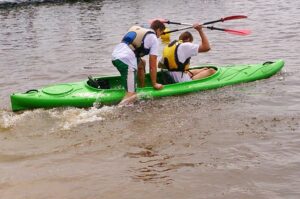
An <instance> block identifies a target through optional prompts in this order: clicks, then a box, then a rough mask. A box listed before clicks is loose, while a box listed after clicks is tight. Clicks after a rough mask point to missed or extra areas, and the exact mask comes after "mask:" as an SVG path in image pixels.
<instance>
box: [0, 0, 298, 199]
mask: <svg viewBox="0 0 300 199" xmlns="http://www.w3.org/2000/svg"><path fill="white" fill-rule="evenodd" d="M299 10H300V3H299V1H290V0H288V1H274V0H267V1H264V2H262V1H241V0H237V1H204V0H203V1H196V0H191V1H184V2H183V1H129V0H127V1H90V2H81V1H79V2H73V3H47V4H38V5H33V4H27V5H19V6H15V7H5V8H4V9H3V8H1V9H0V68H1V76H2V78H1V79H0V86H1V87H0V89H1V92H0V95H1V105H0V107H1V109H0V143H1V144H0V198H1V199H2V198H14V199H18V198H22V199H23V198H30V199H34V198H39V199H40V198H72V199H74V198H84V199H86V198H106V199H109V198H205V199H206V198H214V199H215V198H230V199H232V198H243V199H247V198H259V199H260V198H274V199H281V198H284V199H286V198H289V199H296V198H299V197H300V191H299V187H300V180H299V176H300V149H299V145H300V135H299V133H300V125H299V123H300V114H299V113H300V112H299V111H300V105H299V102H300V100H299V99H300V93H299V90H300V89H299V88H300V84H299V77H300V75H299V64H300V59H299V53H298V49H299V48H300V39H299V28H300V22H299ZM236 14H244V15H247V16H248V17H249V19H247V20H237V21H232V22H226V23H223V24H218V27H226V28H232V29H251V30H252V31H253V33H252V34H251V35H250V36H247V37H240V36H234V35H230V34H226V33H223V32H217V31H209V30H206V33H207V35H208V37H209V39H210V42H211V45H212V50H211V51H210V52H208V53H206V54H203V55H199V56H198V57H196V58H194V59H193V60H192V63H193V64H199V63H201V64H203V63H216V64H239V63H259V62H265V61H269V60H275V59H284V60H285V62H286V64H285V67H284V69H283V71H281V72H280V73H279V74H277V75H275V76H273V77H271V78H269V79H266V80H261V81H256V82H252V83H247V84H241V85H235V86H229V87H225V88H221V89H216V90H211V91H206V92H198V93H193V94H189V95H184V96H175V97H167V98H163V99H158V100H147V101H140V102H138V103H137V104H135V105H134V106H130V107H123V108H120V107H116V106H111V107H106V106H105V107H103V108H100V109H97V108H91V109H76V108H66V109H51V110H34V111H25V112H23V113H13V112H11V110H10V102H9V95H10V94H11V93H12V92H15V91H25V90H28V89H32V88H39V87H40V86H44V85H47V84H50V83H58V82H72V81H77V80H82V79H85V78H86V76H87V75H89V74H91V75H96V74H105V75H110V74H118V73H117V71H116V69H115V68H114V67H112V65H111V63H110V56H111V52H112V49H113V47H114V46H115V45H116V44H117V43H118V41H119V40H120V39H121V37H122V34H123V33H124V32H125V31H126V29H127V28H128V27H129V26H130V25H132V24H136V23H141V24H143V23H146V22H147V20H148V19H152V18H155V17H160V18H167V19H170V20H171V19H172V20H174V21H182V22H188V23H193V22H198V21H200V22H205V21H209V20H214V19H217V18H220V17H224V16H230V15H236ZM216 26H217V24H216ZM170 28H177V27H176V26H171V27H170ZM177 36H178V34H173V35H172V38H173V39H175V38H176V37H177ZM197 41H199V39H198V38H196V42H197Z"/></svg>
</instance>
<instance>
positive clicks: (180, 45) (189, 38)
mask: <svg viewBox="0 0 300 199" xmlns="http://www.w3.org/2000/svg"><path fill="white" fill-rule="evenodd" d="M193 27H194V29H196V30H197V32H198V33H199V36H200V38H201V42H200V44H194V43H192V42H193V35H192V34H191V33H190V32H188V31H186V32H183V33H182V34H181V35H180V36H179V40H174V41H172V42H171V43H170V44H169V45H168V46H166V47H165V48H164V50H163V56H162V59H161V60H160V62H159V65H158V66H159V67H160V68H164V69H168V71H167V73H168V75H169V76H171V77H172V79H173V80H174V82H176V83H177V82H186V81H192V80H196V79H201V78H204V77H208V76H210V75H212V74H214V73H215V72H216V71H215V70H214V69H212V68H201V69H191V70H190V69H189V65H190V59H191V57H192V56H196V55H198V53H203V52H207V51H209V50H210V45H209V41H208V39H207V37H206V35H205V34H204V32H203V30H202V26H201V25H199V24H194V25H193Z"/></svg>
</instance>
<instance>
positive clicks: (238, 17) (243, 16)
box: [149, 15, 247, 26]
mask: <svg viewBox="0 0 300 199" xmlns="http://www.w3.org/2000/svg"><path fill="white" fill-rule="evenodd" d="M245 18H247V16H245V15H233V16H228V17H224V18H221V19H217V20H214V21H209V22H205V23H204V24H202V25H208V24H213V23H217V22H224V21H229V20H235V19H245ZM155 20H159V21H161V22H162V23H167V24H176V25H185V26H191V24H188V23H181V22H174V21H170V20H167V19H161V18H160V19H152V20H150V21H149V23H150V24H151V23H152V22H153V21H155Z"/></svg>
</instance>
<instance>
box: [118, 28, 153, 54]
mask: <svg viewBox="0 0 300 199" xmlns="http://www.w3.org/2000/svg"><path fill="white" fill-rule="evenodd" d="M148 34H155V32H154V31H153V30H149V29H146V28H142V27H140V26H132V27H131V28H130V29H129V30H128V32H127V33H126V34H125V36H124V37H123V39H122V42H123V43H126V44H127V45H128V46H129V48H131V50H133V52H134V53H135V55H136V57H143V56H145V55H148V54H149V52H150V49H147V48H145V47H144V40H145V37H146V35H148Z"/></svg>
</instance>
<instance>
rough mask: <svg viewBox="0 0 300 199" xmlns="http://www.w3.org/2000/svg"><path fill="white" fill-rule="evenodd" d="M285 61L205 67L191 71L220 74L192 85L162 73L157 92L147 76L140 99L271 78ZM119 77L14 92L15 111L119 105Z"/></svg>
mask: <svg viewBox="0 0 300 199" xmlns="http://www.w3.org/2000/svg"><path fill="white" fill-rule="evenodd" d="M283 65H284V61H283V60H277V61H275V62H265V63H261V64H241V65H231V66H215V65H205V66H196V67H192V68H203V67H211V68H214V69H215V70H217V72H216V73H215V74H213V75H211V76H209V77H206V78H203V79H200V80H193V81H190V82H182V83H170V79H169V77H168V75H167V74H166V73H165V72H163V71H160V72H158V73H157V79H158V82H160V83H162V84H164V85H165V86H164V88H163V89H162V90H155V89H153V88H152V86H151V81H150V76H149V74H147V75H146V80H145V85H146V86H145V87H144V88H138V91H137V92H138V96H139V98H140V99H144V98H156V97H164V96H172V95H181V94H185V93H190V92H195V91H201V90H208V89H215V88H219V87H223V86H226V85H232V84H237V83H243V82H250V81H255V80H259V79H264V78H268V77H270V76H272V75H274V74H275V73H277V72H278V71H280V69H281V68H282V67H283ZM120 82H121V80H120V76H105V77H97V78H88V79H87V80H84V81H80V82H75V83H61V84H55V85H49V86H46V87H44V88H41V89H37V90H36V89H33V90H29V91H27V92H25V93H13V94H12V95H11V96H10V98H11V106H12V110H13V111H20V110H26V109H34V108H53V107H63V106H72V107H80V108H84V107H92V106H93V105H95V104H100V105H111V104H117V103H118V102H120V101H121V99H122V98H123V96H124V94H125V91H124V89H123V88H122V87H121V83H120Z"/></svg>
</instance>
